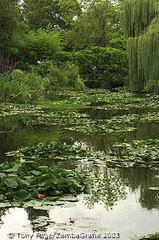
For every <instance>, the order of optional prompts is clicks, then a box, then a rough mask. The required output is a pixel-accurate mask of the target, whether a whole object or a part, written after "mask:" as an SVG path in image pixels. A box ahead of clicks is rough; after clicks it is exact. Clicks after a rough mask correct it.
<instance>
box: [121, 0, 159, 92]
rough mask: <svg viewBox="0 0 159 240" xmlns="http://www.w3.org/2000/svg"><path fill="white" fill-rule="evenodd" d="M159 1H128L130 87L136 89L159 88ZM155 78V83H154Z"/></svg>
mask: <svg viewBox="0 0 159 240" xmlns="http://www.w3.org/2000/svg"><path fill="white" fill-rule="evenodd" d="M157 3H158V0H151V1H149V0H146V1H145V0H144V1H143V0H139V1H136V0H126V1H125V4H124V22H125V32H126V35H127V37H128V59H129V78H130V88H131V90H132V91H134V92H140V93H141V92H143V90H146V91H147V92H153V91H155V85H156V86H157V89H158V82H157V81H158V45H159V44H158V43H159V42H158V39H159V33H158V4H157ZM153 81H155V84H153Z"/></svg>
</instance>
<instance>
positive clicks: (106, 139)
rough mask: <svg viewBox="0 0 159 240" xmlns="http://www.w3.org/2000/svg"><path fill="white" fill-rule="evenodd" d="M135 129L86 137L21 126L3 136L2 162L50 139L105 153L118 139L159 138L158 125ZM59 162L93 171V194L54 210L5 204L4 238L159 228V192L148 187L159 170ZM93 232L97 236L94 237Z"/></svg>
mask: <svg viewBox="0 0 159 240" xmlns="http://www.w3.org/2000/svg"><path fill="white" fill-rule="evenodd" d="M135 127H136V129H135V130H134V131H133V132H127V133H124V135H123V134H122V135H119V136H112V135H109V134H106V135H86V134H82V133H79V132H75V131H69V130H64V129H63V128H62V127H61V126H55V127H46V126H41V127H34V128H32V129H31V128H30V129H21V130H20V131H17V132H15V133H14V135H12V136H6V135H1V144H0V159H1V161H2V162H3V161H6V160H8V159H7V158H6V156H5V152H8V151H12V150H16V149H17V148H19V147H22V146H26V145H32V144H36V143H38V142H44V141H46V140H50V139H53V140H61V141H65V142H67V143H75V144H78V143H80V144H85V145H87V146H89V147H93V148H94V149H96V150H104V151H105V150H106V149H107V148H109V147H110V146H111V145H112V144H113V143H115V142H123V141H127V142H131V141H132V140H133V139H148V138H158V136H159V128H158V124H157V123H155V124H150V123H148V124H136V126H135ZM53 164H55V163H53ZM56 164H57V163H56ZM58 166H59V167H64V168H68V169H75V168H78V169H82V170H83V171H85V170H88V169H89V171H91V172H92V173H94V174H95V176H96V181H95V183H94V188H93V190H92V191H91V193H90V194H85V195H84V194H82V195H79V196H78V199H79V201H78V202H75V203H73V204H72V205H70V206H68V207H63V206H60V205H59V206H54V207H53V209H50V210H45V209H44V210H39V209H33V208H29V207H28V208H19V207H14V208H7V209H6V208H0V225H1V226H0V239H2V240H8V239H15V240H17V239H34V240H35V239H70V238H73V239H90V238H94V239H103V240H104V239H121V240H128V239H130V237H131V236H134V235H138V236H140V235H146V234H150V233H155V232H159V225H158V220H159V201H158V200H159V194H158V192H157V191H155V192H154V191H151V190H149V187H151V186H155V185H157V184H158V183H157V182H156V180H154V179H153V177H154V176H155V175H156V174H159V172H158V170H150V169H146V168H128V169H110V168H107V167H106V166H105V164H104V163H100V164H99V163H98V164H97V163H95V162H91V161H85V162H81V161H76V162H72V161H71V162H65V163H63V162H59V163H58ZM40 216H43V217H46V218H47V219H49V221H50V222H51V224H50V225H49V226H48V227H47V228H46V230H45V231H44V230H43V231H40V230H39V229H36V227H35V224H34V223H35V220H36V219H37V218H38V217H40ZM70 217H71V218H74V219H75V223H73V224H70V223H69V218H70ZM92 233H94V234H95V235H93V236H94V237H92V235H90V234H92ZM60 234H61V235H60ZM62 234H63V235H62ZM65 234H70V235H69V236H68V235H67V236H66V235H65ZM71 234H72V235H71ZM73 234H74V235H73Z"/></svg>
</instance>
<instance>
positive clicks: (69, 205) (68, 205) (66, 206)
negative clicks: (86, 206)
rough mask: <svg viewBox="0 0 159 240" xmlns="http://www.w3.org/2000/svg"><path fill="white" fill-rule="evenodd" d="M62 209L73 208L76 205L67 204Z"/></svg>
mask: <svg viewBox="0 0 159 240" xmlns="http://www.w3.org/2000/svg"><path fill="white" fill-rule="evenodd" d="M62 207H64V208H72V207H76V204H74V203H65V204H64V205H62Z"/></svg>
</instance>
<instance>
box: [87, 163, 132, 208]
mask: <svg viewBox="0 0 159 240" xmlns="http://www.w3.org/2000/svg"><path fill="white" fill-rule="evenodd" d="M94 174H95V178H96V180H95V181H94V184H93V188H92V190H91V193H90V194H89V196H86V197H85V198H84V200H85V204H86V205H87V207H88V208H90V209H91V208H93V207H94V205H95V203H100V202H101V203H103V204H104V206H105V207H106V208H107V209H112V208H113V206H114V205H115V204H117V202H118V201H119V200H124V199H126V195H127V192H126V187H125V186H124V185H123V182H122V179H121V177H120V175H119V172H118V171H116V170H114V169H109V168H106V167H104V168H102V167H101V168H99V167H96V168H94Z"/></svg>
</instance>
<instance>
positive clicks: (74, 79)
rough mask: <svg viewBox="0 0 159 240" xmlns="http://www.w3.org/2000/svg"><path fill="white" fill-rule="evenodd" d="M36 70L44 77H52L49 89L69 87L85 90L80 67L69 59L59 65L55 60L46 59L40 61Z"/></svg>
mask: <svg viewBox="0 0 159 240" xmlns="http://www.w3.org/2000/svg"><path fill="white" fill-rule="evenodd" d="M33 69H34V71H36V72H37V73H38V74H40V75H41V76H42V77H44V76H47V78H49V79H50V85H49V89H50V90H52V89H55V88H61V87H69V88H73V89H76V90H83V89H84V87H85V85H84V83H83V81H82V79H81V78H80V76H79V68H78V66H76V65H75V64H74V63H72V62H70V61H68V62H66V63H63V64H61V65H59V66H57V65H55V63H54V61H51V60H46V61H42V62H40V61H39V62H38V65H37V66H36V67H33Z"/></svg>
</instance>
